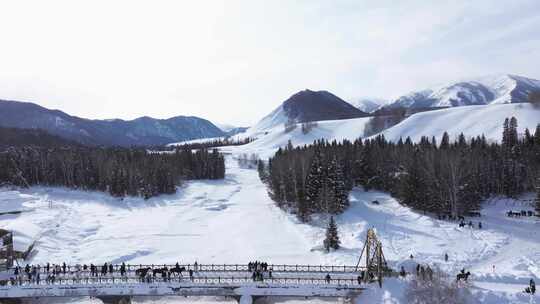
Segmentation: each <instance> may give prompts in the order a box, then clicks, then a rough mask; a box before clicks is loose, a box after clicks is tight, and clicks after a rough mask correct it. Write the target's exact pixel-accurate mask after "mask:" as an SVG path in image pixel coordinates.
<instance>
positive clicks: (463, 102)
mask: <svg viewBox="0 0 540 304" xmlns="http://www.w3.org/2000/svg"><path fill="white" fill-rule="evenodd" d="M536 90H540V81H538V80H535V79H530V78H526V77H522V76H517V75H510V74H499V75H492V76H486V77H480V78H475V79H468V80H460V81H456V82H451V83H447V84H444V85H440V86H436V87H432V88H429V89H425V90H421V91H416V92H412V93H409V94H407V95H404V96H401V97H399V98H398V99H397V100H396V101H394V102H393V103H391V104H390V105H388V106H387V107H406V108H433V107H457V106H468V105H488V104H505V103H523V102H527V96H528V95H529V93H530V92H533V91H536Z"/></svg>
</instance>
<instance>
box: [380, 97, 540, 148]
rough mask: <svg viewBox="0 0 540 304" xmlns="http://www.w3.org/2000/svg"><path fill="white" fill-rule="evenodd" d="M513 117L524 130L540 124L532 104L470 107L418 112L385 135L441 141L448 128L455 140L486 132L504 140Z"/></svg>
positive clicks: (387, 131) (539, 111) (490, 135)
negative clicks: (505, 126)
mask: <svg viewBox="0 0 540 304" xmlns="http://www.w3.org/2000/svg"><path fill="white" fill-rule="evenodd" d="M512 116H514V117H516V118H517V120H518V124H519V128H518V130H520V132H523V131H524V130H525V128H529V130H535V128H536V126H537V125H538V124H539V123H540V109H539V108H535V107H534V106H533V105H531V104H528V103H527V104H497V105H489V106H467V107H456V108H449V109H442V110H436V111H430V112H422V113H417V114H414V115H412V116H411V117H409V118H407V119H405V120H404V121H402V122H401V123H399V124H397V125H395V126H393V127H391V128H389V129H387V130H385V131H383V132H382V134H383V135H384V136H385V137H386V138H387V139H389V140H393V141H397V140H399V138H400V137H402V138H403V139H405V138H406V137H410V138H411V139H412V140H413V141H418V140H420V138H421V137H422V136H429V137H431V136H435V137H436V138H437V139H439V140H440V138H441V137H442V135H443V133H444V132H445V131H447V132H448V134H449V135H450V138H451V139H456V138H457V136H459V134H460V133H463V134H464V135H465V136H466V137H472V136H477V135H482V134H484V135H485V136H486V138H488V139H489V140H494V141H500V140H501V138H502V126H503V122H504V120H505V118H508V117H512Z"/></svg>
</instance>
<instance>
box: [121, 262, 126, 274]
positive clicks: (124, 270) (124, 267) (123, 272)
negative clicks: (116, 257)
mask: <svg viewBox="0 0 540 304" xmlns="http://www.w3.org/2000/svg"><path fill="white" fill-rule="evenodd" d="M125 274H126V263H124V262H122V265H121V266H120V276H122V277H123V276H124V275H125Z"/></svg>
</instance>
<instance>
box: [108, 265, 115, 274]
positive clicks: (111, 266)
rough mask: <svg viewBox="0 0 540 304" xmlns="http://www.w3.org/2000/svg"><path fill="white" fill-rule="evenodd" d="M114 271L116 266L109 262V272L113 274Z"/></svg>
mask: <svg viewBox="0 0 540 304" xmlns="http://www.w3.org/2000/svg"><path fill="white" fill-rule="evenodd" d="M113 272H114V266H113V264H112V263H110V264H109V273H110V274H111V275H112V274H113Z"/></svg>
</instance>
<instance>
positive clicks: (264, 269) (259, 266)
mask: <svg viewBox="0 0 540 304" xmlns="http://www.w3.org/2000/svg"><path fill="white" fill-rule="evenodd" d="M248 271H249V272H251V278H252V279H253V282H256V281H260V282H262V281H264V274H265V273H268V278H269V279H271V278H272V268H271V267H270V268H268V263H266V262H259V261H255V262H249V263H248Z"/></svg>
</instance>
